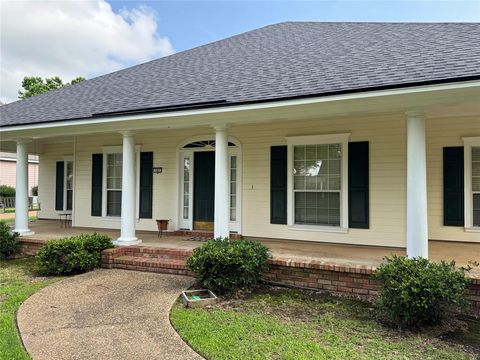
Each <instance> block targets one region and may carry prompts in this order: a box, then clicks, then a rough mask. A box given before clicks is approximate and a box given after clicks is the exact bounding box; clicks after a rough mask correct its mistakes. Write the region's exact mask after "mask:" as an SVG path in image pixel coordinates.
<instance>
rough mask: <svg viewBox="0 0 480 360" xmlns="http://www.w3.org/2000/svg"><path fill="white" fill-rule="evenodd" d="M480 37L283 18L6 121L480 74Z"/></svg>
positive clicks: (6, 110)
mask: <svg viewBox="0 0 480 360" xmlns="http://www.w3.org/2000/svg"><path fill="white" fill-rule="evenodd" d="M479 34H480V24H479V23H322V22H287V23H280V24H275V25H270V26H266V27H263V28H260V29H257V30H253V31H250V32H246V33H243V34H240V35H237V36H233V37H230V38H227V39H224V40H220V41H217V42H214V43H210V44H207V45H204V46H200V47H197V48H194V49H191V50H187V51H184V52H180V53H177V54H174V55H171V56H167V57H164V58H160V59H157V60H154V61H150V62H147V63H145V64H141V65H137V66H133V67H130V68H127V69H124V70H120V71H117V72H114V73H110V74H107V75H103V76H99V77H97V78H94V79H90V80H87V81H84V82H82V83H80V84H77V85H72V86H69V87H65V88H62V89H59V90H56V91H51V92H49V93H46V94H43V95H40V96H36V97H33V98H29V99H26V100H21V101H17V102H14V103H11V104H7V105H4V106H1V107H0V117H1V125H2V126H8V125H17V124H33V123H42V122H50V121H58V120H67V119H78V118H89V117H94V116H98V115H100V114H104V113H110V112H125V111H133V110H142V109H149V108H150V109H152V108H169V107H170V108H175V107H177V106H181V105H188V104H197V106H199V107H201V106H204V105H207V104H203V105H202V103H208V102H223V105H225V102H226V103H227V104H238V103H245V102H256V101H265V100H273V99H281V98H291V97H304V96H312V95H326V94H334V93H348V92H356V91H365V90H372V89H379V88H394V87H402V86H411V85H415V84H425V83H441V82H447V81H455V80H457V81H458V80H461V79H468V78H480V36H479ZM210 105H211V104H210Z"/></svg>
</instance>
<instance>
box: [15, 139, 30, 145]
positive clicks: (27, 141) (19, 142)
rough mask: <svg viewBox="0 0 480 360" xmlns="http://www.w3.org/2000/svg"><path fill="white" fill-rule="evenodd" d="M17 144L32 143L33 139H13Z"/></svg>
mask: <svg viewBox="0 0 480 360" xmlns="http://www.w3.org/2000/svg"><path fill="white" fill-rule="evenodd" d="M13 140H14V141H15V142H16V143H17V144H29V143H31V142H32V141H33V139H30V138H16V139H13Z"/></svg>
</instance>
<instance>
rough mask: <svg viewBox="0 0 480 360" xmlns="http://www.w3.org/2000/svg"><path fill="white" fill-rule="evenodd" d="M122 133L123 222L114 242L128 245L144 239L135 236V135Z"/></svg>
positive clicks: (126, 132)
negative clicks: (118, 235)
mask: <svg viewBox="0 0 480 360" xmlns="http://www.w3.org/2000/svg"><path fill="white" fill-rule="evenodd" d="M121 133H122V135H123V159H122V220H121V221H122V222H121V227H120V237H119V238H118V239H117V240H116V241H115V242H114V243H115V245H120V246H128V245H135V244H139V243H141V242H142V241H141V240H139V239H137V237H136V236H135V222H136V200H135V195H136V184H135V175H136V165H135V136H134V134H133V132H131V131H123V132H121Z"/></svg>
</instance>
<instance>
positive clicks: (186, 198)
mask: <svg viewBox="0 0 480 360" xmlns="http://www.w3.org/2000/svg"><path fill="white" fill-rule="evenodd" d="M189 213H190V158H189V157H185V158H183V218H184V219H188V216H189Z"/></svg>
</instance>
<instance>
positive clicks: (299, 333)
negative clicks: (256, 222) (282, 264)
mask: <svg viewBox="0 0 480 360" xmlns="http://www.w3.org/2000/svg"><path fill="white" fill-rule="evenodd" d="M375 317H376V316H375V310H374V309H373V307H372V306H371V305H368V304H366V303H363V302H360V301H355V300H346V299H337V298H332V297H328V296H322V297H319V296H316V297H314V296H313V295H309V294H305V293H302V292H299V291H294V290H287V289H268V290H264V291H262V292H261V293H256V294H254V295H251V296H248V297H247V298H245V299H242V300H231V301H224V302H221V303H220V304H218V305H215V306H214V307H212V308H209V309H185V308H183V306H182V305H181V304H179V303H177V304H176V305H175V306H174V307H173V309H172V311H171V314H170V319H171V322H172V324H173V326H174V327H175V328H176V329H177V331H178V333H179V334H180V336H181V337H182V338H183V339H184V340H185V341H186V342H188V343H189V344H190V345H191V346H192V348H193V349H195V350H196V351H197V352H199V353H200V354H202V355H203V356H204V357H206V358H207V359H212V360H213V359H476V358H477V357H476V356H477V355H478V354H479V353H480V326H478V323H473V322H472V323H470V325H469V326H470V330H469V331H467V332H466V333H463V332H457V333H455V334H449V335H448V340H442V338H444V337H442V336H440V335H438V331H437V332H434V331H433V330H430V331H428V332H423V333H408V332H402V331H400V330H393V329H388V328H386V327H385V326H383V325H381V324H380V323H379V322H377V321H376V320H375ZM467 342H468V343H467Z"/></svg>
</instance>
